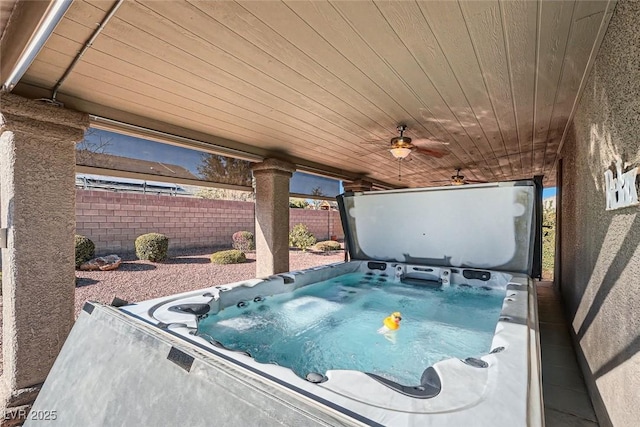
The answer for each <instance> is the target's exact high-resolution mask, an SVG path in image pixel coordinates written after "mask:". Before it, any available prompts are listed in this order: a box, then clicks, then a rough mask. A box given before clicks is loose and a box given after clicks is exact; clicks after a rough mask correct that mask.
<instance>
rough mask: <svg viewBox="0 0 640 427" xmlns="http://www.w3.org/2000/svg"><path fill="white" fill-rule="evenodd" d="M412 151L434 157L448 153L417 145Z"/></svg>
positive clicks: (438, 157)
mask: <svg viewBox="0 0 640 427" xmlns="http://www.w3.org/2000/svg"><path fill="white" fill-rule="evenodd" d="M414 151H415V152H416V153H419V154H425V155H427V156H431V157H435V158H436V159H440V158H442V157H444V156H446V155H447V154H449V153H447V152H444V151H440V150H434V149H430V148H422V147H417V146H416V147H415V149H414Z"/></svg>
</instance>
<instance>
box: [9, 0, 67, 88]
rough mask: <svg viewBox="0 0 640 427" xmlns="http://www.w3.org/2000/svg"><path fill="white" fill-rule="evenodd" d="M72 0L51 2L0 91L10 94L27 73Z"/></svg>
mask: <svg viewBox="0 0 640 427" xmlns="http://www.w3.org/2000/svg"><path fill="white" fill-rule="evenodd" d="M72 1H73V0H54V1H53V2H51V4H50V5H49V7H48V8H47V11H46V12H45V14H44V16H43V17H42V19H41V20H40V23H39V24H38V27H37V28H36V30H35V31H34V33H33V34H32V35H31V38H30V39H29V42H28V43H27V47H26V48H25V49H24V50H23V51H22V54H20V57H19V59H18V61H17V62H16V64H15V66H14V67H13V69H12V70H11V72H10V73H9V77H7V80H6V81H5V82H4V83H3V84H2V90H4V91H8V92H11V91H12V90H13V88H14V87H15V86H16V84H18V82H19V81H20V79H21V78H22V76H24V73H26V72H27V70H28V69H29V67H30V66H31V63H32V62H33V60H34V59H36V56H37V55H38V53H39V52H40V50H41V49H42V47H43V46H44V44H45V43H46V42H47V40H48V39H49V36H51V34H52V33H53V30H54V29H55V28H56V26H57V25H58V23H59V22H60V20H62V17H63V16H64V14H65V13H66V12H67V9H69V6H71V2H72Z"/></svg>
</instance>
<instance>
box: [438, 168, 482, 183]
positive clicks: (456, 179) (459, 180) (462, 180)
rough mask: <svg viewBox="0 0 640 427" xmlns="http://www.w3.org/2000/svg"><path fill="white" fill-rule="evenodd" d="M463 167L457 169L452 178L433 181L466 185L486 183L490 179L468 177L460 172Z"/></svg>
mask: <svg viewBox="0 0 640 427" xmlns="http://www.w3.org/2000/svg"><path fill="white" fill-rule="evenodd" d="M461 170H462V169H461V168H458V169H456V174H455V175H452V176H451V180H439V181H431V182H434V183H435V182H448V183H450V184H451V185H465V184H484V183H487V182H488V181H479V180H476V179H466V178H465V177H464V175H462V174H460V171H461Z"/></svg>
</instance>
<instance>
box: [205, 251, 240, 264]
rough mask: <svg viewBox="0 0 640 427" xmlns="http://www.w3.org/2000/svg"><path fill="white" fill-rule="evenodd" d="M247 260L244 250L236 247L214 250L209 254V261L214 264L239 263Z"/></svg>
mask: <svg viewBox="0 0 640 427" xmlns="http://www.w3.org/2000/svg"><path fill="white" fill-rule="evenodd" d="M246 260H247V257H246V256H245V254H244V252H242V251H239V250H237V249H230V250H228V251H220V252H214V253H213V254H211V262H212V263H214V264H241V263H243V262H245V261H246Z"/></svg>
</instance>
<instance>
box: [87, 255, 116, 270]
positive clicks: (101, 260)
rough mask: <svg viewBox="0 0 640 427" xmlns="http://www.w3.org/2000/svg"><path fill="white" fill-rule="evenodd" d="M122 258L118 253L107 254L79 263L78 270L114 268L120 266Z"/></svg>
mask: <svg viewBox="0 0 640 427" xmlns="http://www.w3.org/2000/svg"><path fill="white" fill-rule="evenodd" d="M121 263H122V259H121V258H120V257H119V256H118V255H107V256H103V257H98V258H94V259H92V260H89V261H87V262H85V263H82V264H81V265H80V270H83V271H90V270H103V271H107V270H115V269H116V268H118V267H120V264H121Z"/></svg>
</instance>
